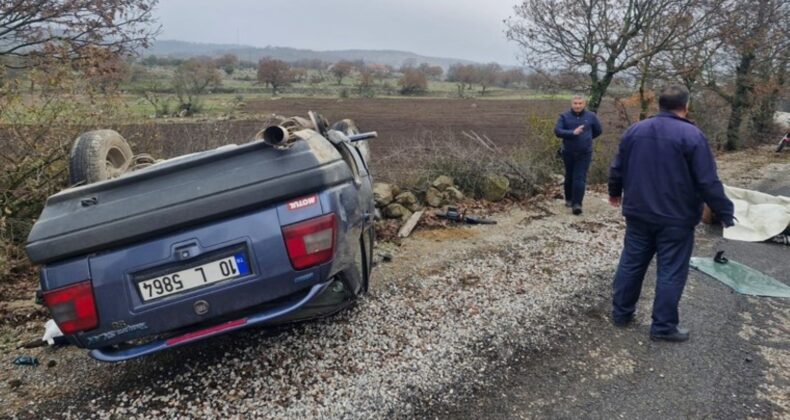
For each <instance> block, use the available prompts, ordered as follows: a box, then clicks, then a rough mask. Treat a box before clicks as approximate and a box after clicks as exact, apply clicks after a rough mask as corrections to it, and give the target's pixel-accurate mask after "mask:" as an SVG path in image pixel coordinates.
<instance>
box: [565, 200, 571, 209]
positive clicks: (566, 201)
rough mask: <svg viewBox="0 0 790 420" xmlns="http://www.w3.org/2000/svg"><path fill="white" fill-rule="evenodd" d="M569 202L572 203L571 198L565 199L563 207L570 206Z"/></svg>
mask: <svg viewBox="0 0 790 420" xmlns="http://www.w3.org/2000/svg"><path fill="white" fill-rule="evenodd" d="M571 204H572V203H571V200H565V207H568V208H570V207H571Z"/></svg>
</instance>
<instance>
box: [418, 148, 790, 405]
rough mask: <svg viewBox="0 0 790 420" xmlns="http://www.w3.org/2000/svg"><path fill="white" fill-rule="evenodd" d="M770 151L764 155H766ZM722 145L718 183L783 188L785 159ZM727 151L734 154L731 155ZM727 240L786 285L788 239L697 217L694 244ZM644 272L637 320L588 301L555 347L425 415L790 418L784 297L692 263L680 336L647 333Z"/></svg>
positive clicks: (648, 297)
mask: <svg viewBox="0 0 790 420" xmlns="http://www.w3.org/2000/svg"><path fill="white" fill-rule="evenodd" d="M766 156H769V157H771V155H765V154H762V155H760V156H759V157H758V159H760V158H765V157H766ZM738 157H739V156H738V155H735V156H731V157H729V159H728V160H727V161H725V162H723V163H724V165H725V167H724V170H723V171H722V178H723V179H724V180H725V182H727V183H731V184H733V185H735V186H740V187H744V188H750V189H755V190H758V191H764V192H768V193H771V194H782V195H790V177H788V175H787V174H788V173H790V162H788V161H784V162H781V161H780V162H774V163H771V164H768V165H765V166H762V167H759V165H755V162H754V161H752V162H751V168H752V170H749V171H743V169H744V166H747V167H748V166H749V165H750V162H749V160H750V159H744V160H740V159H738ZM730 159H731V160H730ZM717 250H725V252H726V255H727V256H728V257H729V258H730V259H732V260H735V261H738V262H741V263H745V264H747V265H749V266H751V267H753V268H755V269H758V270H761V271H763V272H764V273H766V274H768V275H771V276H773V277H774V278H776V279H778V280H780V281H783V282H784V283H785V284H790V258H788V256H789V255H790V248H788V247H786V246H781V245H777V244H770V243H745V242H737V241H724V240H722V239H721V229H720V228H713V227H709V226H700V227H699V228H698V230H697V240H696V247H695V255H698V256H713V255H714V253H715V251H717ZM654 270H655V267H654V266H653V267H652V268H651V270H650V271H649V272H648V277H647V279H646V281H645V287H644V293H643V297H642V299H641V300H640V304H639V307H638V309H637V314H638V315H637V322H636V325H635V326H632V327H629V328H627V329H618V328H615V327H613V326H611V325H610V324H609V321H608V312H609V310H610V306H609V302H608V301H606V302H603V304H602V305H601V306H600V307H598V308H596V310H594V311H591V312H588V313H587V315H588V316H586V317H584V318H582V319H581V320H580V328H578V329H576V330H575V331H574V332H573V334H571V335H569V336H566V337H565V338H564V340H562V341H561V342H560V343H558V344H557V346H556V347H555V351H554V352H552V353H551V354H544V355H542V356H541V357H535V358H529V359H526V360H524V361H523V362H521V363H515V364H513V365H510V366H508V367H507V369H503V370H501V371H499V372H498V373H497V375H496V378H495V379H492V380H491V381H490V383H491V386H489V387H488V388H486V389H485V390H483V391H481V392H478V393H476V394H474V395H470V396H466V397H465V398H463V399H462V400H461V401H458V402H455V403H454V404H450V405H445V406H441V407H434V408H433V409H431V410H429V411H427V412H425V413H423V416H426V417H431V418H440V419H444V418H447V419H477V418H491V419H510V418H514V419H515V418H602V419H611V418H640V419H653V418H655V419H664V418H728V419H736V418H790V392H788V390H790V329H789V328H790V301H788V300H787V299H779V298H761V297H748V296H744V295H739V294H736V293H734V292H733V291H732V290H731V289H729V288H728V287H726V286H724V285H723V284H720V283H719V282H717V281H715V280H713V279H711V278H709V277H707V276H705V275H704V274H701V273H699V272H696V271H694V270H692V271H691V273H690V276H689V282H688V285H687V287H686V292H685V293H684V297H683V300H682V301H681V307H680V310H681V323H683V324H684V325H685V326H686V327H689V328H690V329H691V332H692V337H691V340H690V341H689V342H687V343H683V344H670V343H653V342H651V341H650V340H649V339H648V333H649V327H650V311H651V305H652V299H653V296H654V294H653V289H654V287H655V271H654Z"/></svg>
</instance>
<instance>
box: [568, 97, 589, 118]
mask: <svg viewBox="0 0 790 420" xmlns="http://www.w3.org/2000/svg"><path fill="white" fill-rule="evenodd" d="M585 106H587V101H585V100H584V98H582V97H581V96H579V95H576V96H574V97H573V99H571V109H572V110H573V112H575V113H577V114H578V113H579V112H582V111H584V107H585Z"/></svg>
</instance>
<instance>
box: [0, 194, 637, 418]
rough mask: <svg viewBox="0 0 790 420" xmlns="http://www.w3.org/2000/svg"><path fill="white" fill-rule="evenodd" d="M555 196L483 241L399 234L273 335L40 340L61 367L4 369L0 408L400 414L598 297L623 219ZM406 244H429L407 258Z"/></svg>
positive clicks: (67, 412) (119, 413) (99, 413)
mask: <svg viewBox="0 0 790 420" xmlns="http://www.w3.org/2000/svg"><path fill="white" fill-rule="evenodd" d="M589 200H590V201H593V200H595V201H596V202H600V201H602V198H601V196H597V195H596V196H593V197H590V199H589ZM553 205H555V206H557V207H555V211H557V212H560V211H562V213H561V214H559V215H558V216H555V217H551V218H547V219H542V220H534V221H531V222H530V219H528V218H527V219H525V215H526V213H524V212H520V213H519V212H515V213H511V214H509V215H508V216H506V217H505V219H507V220H501V221H500V224H499V225H497V226H495V227H490V228H488V227H478V228H474V229H489V230H488V231H485V230H480V231H479V232H485V233H481V234H480V237H481V240H480V241H471V240H469V239H467V240H465V241H453V240H448V239H444V240H442V241H440V240H439V239H435V238H434V239H430V238H427V237H422V238H420V237H418V238H414V239H410V241H407V242H406V244H405V245H404V246H403V247H402V248H401V249H399V250H398V251H396V252H395V260H394V262H392V263H390V264H385V265H382V266H381V267H380V269H379V272H378V273H375V272H374V275H375V276H376V277H375V278H374V281H376V284H375V285H374V286H373V290H372V292H371V294H370V295H369V296H368V297H367V298H365V299H364V300H363V301H361V302H360V303H359V304H358V305H357V306H356V307H355V308H354V309H352V310H350V311H346V312H345V313H342V314H340V315H338V316H335V317H333V318H331V319H329V320H325V321H319V322H313V323H307V324H302V325H300V326H297V327H295V328H290V329H286V330H285V331H284V332H281V333H278V334H272V333H270V332H264V331H252V332H243V333H240V334H230V335H226V336H223V337H222V338H220V339H217V340H212V341H210V342H204V343H200V344H197V345H194V346H188V347H186V348H183V349H178V350H175V351H171V352H165V353H161V354H158V355H154V356H152V357H148V358H144V359H140V360H135V361H131V362H127V363H122V364H116V365H108V364H101V363H98V362H94V361H91V360H89V359H88V358H87V355H85V354H84V353H82V352H81V351H78V350H71V349H68V350H59V351H56V352H53V351H50V350H45V351H44V353H42V356H40V357H41V358H42V359H43V362H44V363H46V360H47V359H55V360H58V365H57V366H56V367H54V368H52V369H48V368H46V367H45V366H40V367H38V368H17V369H11V372H10V374H11V378H10V379H11V380H13V379H18V380H20V382H21V383H22V384H21V385H18V387H17V388H16V389H14V390H9V389H8V386H5V389H3V390H2V393H0V402H4V401H3V400H5V402H10V403H12V404H10V405H7V406H6V407H8V408H6V409H3V410H2V411H5V414H12V413H13V412H16V413H17V414H18V415H20V416H21V417H27V416H35V417H41V416H44V417H50V416H51V417H67V418H69V417H71V418H86V417H92V416H96V417H102V418H104V417H118V418H133V417H167V418H176V417H182V416H183V417H208V418H234V417H251V416H254V417H265V418H316V417H320V418H381V417H410V416H412V415H413V414H415V413H419V412H420V411H421V409H423V408H425V407H426V406H429V405H431V404H434V403H447V402H450V401H452V400H454V399H455V398H457V395H459V394H463V393H466V392H469V391H471V390H473V389H475V388H479V387H481V386H484V385H485V382H486V379H487V378H488V374H487V373H490V372H491V371H492V370H493V369H496V368H497V367H499V366H502V365H504V364H508V363H511V362H513V361H514V359H517V358H519V357H524V355H525V354H527V353H525V352H532V351H540V350H543V349H547V348H549V347H550V345H551V343H552V339H554V338H556V336H557V335H561V334H563V331H565V330H567V329H571V328H573V325H574V323H575V321H574V315H577V314H579V313H582V312H583V311H586V310H588V309H589V308H590V307H592V306H593V305H595V304H597V303H599V302H600V301H601V299H603V298H604V297H605V296H607V295H608V290H607V285H608V283H609V281H610V279H611V273H612V270H613V268H614V265H615V263H616V261H617V258H618V255H619V249H620V244H621V242H622V228H621V226H622V225H621V222H620V217H619V216H618V215H617V213H616V212H614V211H599V212H597V213H598V214H596V215H594V216H592V215H591V216H586V217H583V218H573V217H571V216H566V215H565V213H566V212H565V211H564V210H565V209H562V208H561V207H559V205H557V204H556V203H554V204H553ZM598 206H599V207H600V206H602V204H598ZM591 220H595V221H591ZM465 229H468V228H465ZM410 248H411V249H412V251H411V252H412V253H414V252H417V253H420V252H425V251H427V252H430V254H426V255H424V256H423V258H421V259H422V260H424V261H422V262H421V263H420V264H416V265H412V264H410V263H409V259H408V258H407V257H406V255H405V254H408V253H409V252H410V251H409V249H410ZM415 249H416V250H417V251H415ZM401 253H402V254H404V255H403V258H401V257H402V256H401ZM398 264H402V265H403V267H398ZM61 356H62V357H61ZM4 382H8V380H6V381H4ZM28 403H29V404H28ZM0 405H6V404H5V403H4V404H0ZM25 405H27V407H24V406H25ZM11 407H13V409H12V411H11V412H8V411H6V410H8V409H9V408H11ZM23 407H24V408H23ZM0 414H3V413H0Z"/></svg>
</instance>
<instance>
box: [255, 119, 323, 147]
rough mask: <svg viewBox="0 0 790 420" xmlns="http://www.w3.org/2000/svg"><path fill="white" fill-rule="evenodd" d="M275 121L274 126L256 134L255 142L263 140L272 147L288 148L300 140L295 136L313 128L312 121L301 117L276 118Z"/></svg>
mask: <svg viewBox="0 0 790 420" xmlns="http://www.w3.org/2000/svg"><path fill="white" fill-rule="evenodd" d="M273 119H274V121H272V122H273V124H272V125H269V126H268V127H266V128H264V129H263V130H261V131H259V132H258V133H257V134H255V140H262V141H263V142H264V143H266V144H268V145H270V146H275V147H287V146H288V145H289V144H290V143H292V142H293V141H295V140H297V139H298V137H297V136H296V134H295V133H296V132H297V131H299V130H304V129H306V128H313V126H312V123H311V122H310V121H308V120H306V119H304V118H300V117H291V118H283V117H279V116H274V117H273Z"/></svg>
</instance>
